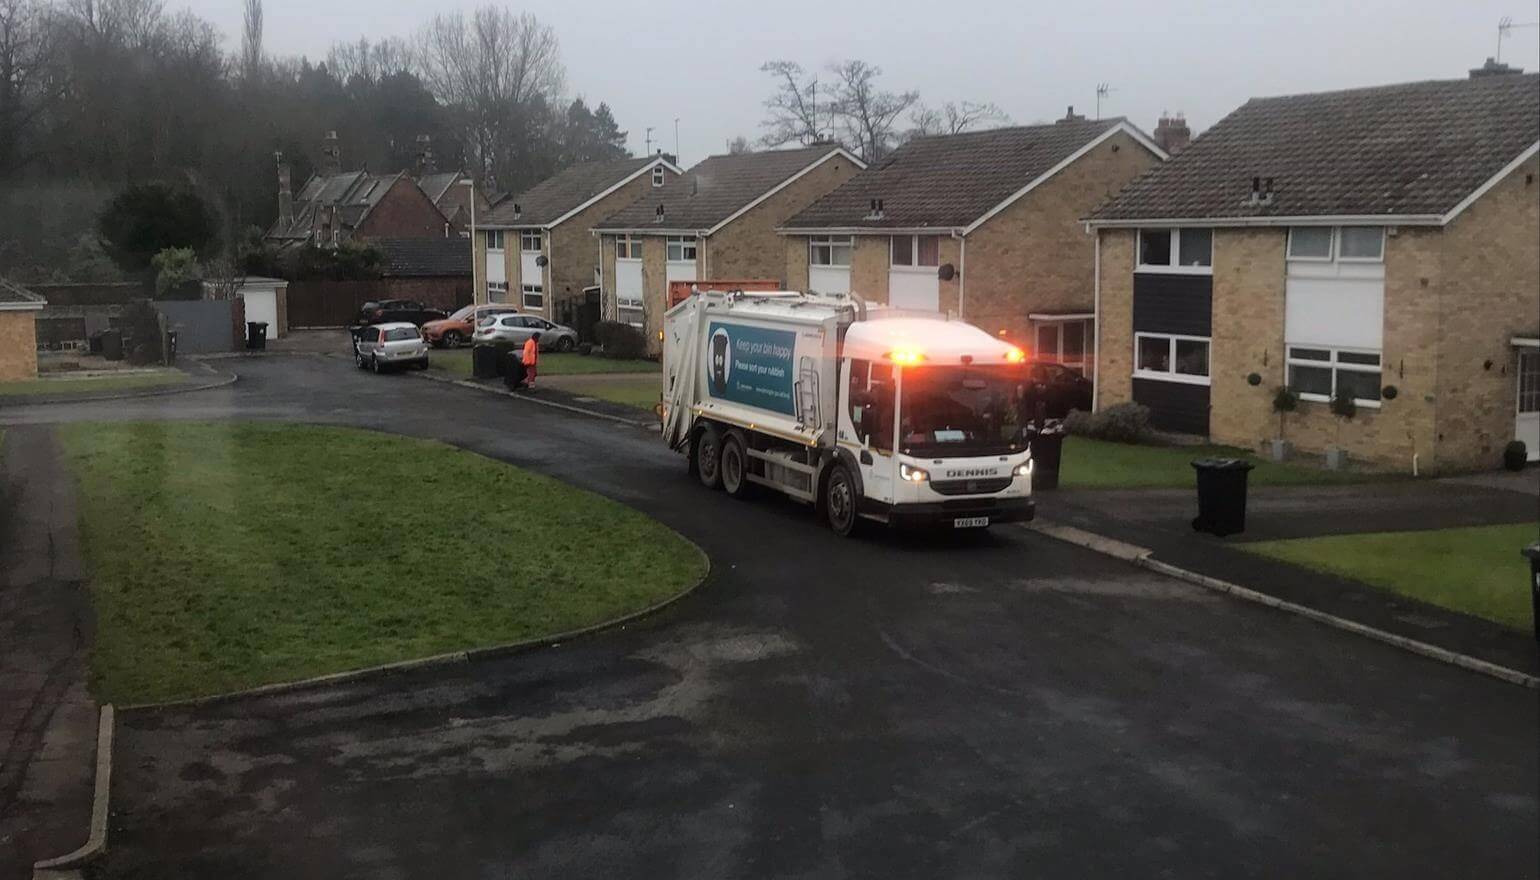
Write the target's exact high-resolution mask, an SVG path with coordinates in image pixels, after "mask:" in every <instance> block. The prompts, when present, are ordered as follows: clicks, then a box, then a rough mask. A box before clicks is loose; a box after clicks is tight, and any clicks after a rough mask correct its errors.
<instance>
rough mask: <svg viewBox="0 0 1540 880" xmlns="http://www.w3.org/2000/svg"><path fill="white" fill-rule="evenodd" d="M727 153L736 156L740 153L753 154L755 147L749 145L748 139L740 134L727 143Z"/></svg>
mask: <svg viewBox="0 0 1540 880" xmlns="http://www.w3.org/2000/svg"><path fill="white" fill-rule="evenodd" d="M727 152H728V153H730V154H731V155H734V156H736V155H738V154H739V153H752V152H754V147H753V145H752V144H750V143H749V139H748V138H746V137H744V136H743V135H741V134H740V135H738V136H737V137H735V138H732V139H731V140H729V141H728V142H727Z"/></svg>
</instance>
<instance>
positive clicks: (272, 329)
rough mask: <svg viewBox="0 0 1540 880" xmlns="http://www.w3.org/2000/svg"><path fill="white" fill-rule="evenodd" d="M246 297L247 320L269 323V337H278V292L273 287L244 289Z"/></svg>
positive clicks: (243, 293) (243, 292)
mask: <svg viewBox="0 0 1540 880" xmlns="http://www.w3.org/2000/svg"><path fill="white" fill-rule="evenodd" d="M241 295H242V296H243V297H245V298H246V320H247V321H261V322H263V323H265V324H267V338H268V339H276V338H278V294H277V293H276V292H274V291H273V289H272V288H271V287H269V288H266V289H262V288H258V289H256V290H243V291H241Z"/></svg>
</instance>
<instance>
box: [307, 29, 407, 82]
mask: <svg viewBox="0 0 1540 880" xmlns="http://www.w3.org/2000/svg"><path fill="white" fill-rule="evenodd" d="M326 66H327V68H328V69H329V70H330V71H331V73H332V75H333V76H335V77H336V78H337V80H338V81H339V82H342V83H348V82H351V81H352V80H354V79H361V80H363V81H364V82H369V83H377V82H379V81H380V80H382V79H384V78H385V77H387V76H390V75H391V74H393V73H401V72H403V71H407V72H412V73H416V72H417V71H418V69H419V66H420V65H418V63H417V51H416V49H415V48H414V47H413V46H412V44H411V43H409V42H407V41H405V40H400V39H396V38H394V37H388V38H386V39H383V40H380V41H378V42H373V43H371V42H370V41H369V39H368V38H367V37H359V38H358V42H356V43H334V44H333V45H332V47H331V51H329V52H327V54H326Z"/></svg>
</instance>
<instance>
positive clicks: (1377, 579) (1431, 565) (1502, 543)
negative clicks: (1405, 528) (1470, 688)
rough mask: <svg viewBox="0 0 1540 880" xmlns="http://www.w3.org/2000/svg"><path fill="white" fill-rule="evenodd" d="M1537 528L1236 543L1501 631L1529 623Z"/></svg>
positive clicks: (1523, 526)
mask: <svg viewBox="0 0 1540 880" xmlns="http://www.w3.org/2000/svg"><path fill="white" fill-rule="evenodd" d="M1535 537H1536V525H1535V524H1534V523H1525V524H1520V525H1511V526H1475V527H1471V528H1460V529H1438V530H1435V531H1421V532H1378V533H1374V534H1366V535H1332V536H1330V537H1325V538H1299V539H1294V540H1287V541H1259V542H1255V543H1243V544H1237V545H1235V546H1236V547H1238V548H1239V549H1241V550H1245V551H1247V552H1248V553H1256V554H1257V555H1259V556H1266V557H1269V558H1271V559H1279V560H1282V561H1284V562H1291V563H1293V564H1295V565H1300V566H1303V567H1305V568H1309V569H1312V570H1315V571H1322V572H1326V573H1328V574H1334V575H1339V576H1341V577H1345V578H1350V579H1352V580H1355V581H1361V582H1363V583H1366V584H1371V585H1373V586H1376V587H1380V588H1382V589H1385V590H1389V591H1390V592H1393V593H1400V594H1401V595H1404V596H1410V597H1412V598H1414V599H1421V600H1422V601H1424V602H1427V603H1429V604H1432V605H1437V606H1439V607H1441V608H1448V609H1450V610H1452V611H1462V612H1464V613H1466V614H1473V615H1475V616H1477V617H1484V618H1486V619H1487V620H1492V621H1496V622H1497V623H1501V624H1503V625H1505V626H1511V627H1515V628H1528V627H1529V626H1530V616H1531V612H1530V598H1529V561H1528V560H1526V559H1524V558H1523V557H1522V556H1520V555H1519V551H1520V550H1521V549H1522V548H1523V547H1525V546H1527V545H1528V544H1530V543H1531V542H1533V541H1534V540H1535Z"/></svg>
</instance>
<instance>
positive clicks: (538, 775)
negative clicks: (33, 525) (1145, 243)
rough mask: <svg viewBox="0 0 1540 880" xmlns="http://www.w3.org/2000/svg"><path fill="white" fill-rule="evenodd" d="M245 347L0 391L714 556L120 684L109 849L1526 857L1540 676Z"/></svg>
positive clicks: (165, 863) (156, 855) (317, 863)
mask: <svg viewBox="0 0 1540 880" xmlns="http://www.w3.org/2000/svg"><path fill="white" fill-rule="evenodd" d="M232 366H233V368H234V369H235V370H236V371H237V372H239V373H240V374H241V381H240V382H238V383H237V384H235V385H234V386H231V387H230V388H228V389H221V390H216V391H208V392H198V393H194V394H187V395H179V396H174V397H165V398H147V399H142V400H133V401H121V402H116V403H110V404H89V405H68V406H50V407H46V408H41V407H39V408H30V409H11V410H7V411H5V412H0V424H6V423H12V422H49V421H56V420H65V419H83V418H93V419H94V418H104V419H123V418H200V419H226V418H232V419H233V418H243V419H244V418H258V419H289V420H299V421H308V422H326V423H337V424H350V425H359V426H364V427H377V428H384V429H388V430H394V431H399V432H401V433H406V434H411V435H415V436H424V437H434V438H438V439H442V440H445V441H447V442H450V443H454V444H456V445H460V446H463V447H466V448H469V449H473V450H476V451H478V452H482V453H484V454H487V455H490V456H493V457H496V458H499V459H503V460H506V461H509V462H512V463H515V464H519V465H522V466H526V467H530V468H534V469H536V470H539V471H542V472H545V473H549V474H552V475H554V476H556V477H558V478H561V479H563V480H567V481H569V482H571V483H574V484H576V485H580V486H583V487H585V488H589V489H592V490H595V491H598V492H601V493H603V494H605V495H608V496H611V497H614V498H617V499H619V500H621V501H623V502H626V503H628V504H631V505H633V506H635V507H637V508H639V509H641V510H643V511H645V512H647V513H649V514H651V515H653V516H655V517H657V518H658V519H660V520H662V521H663V522H665V523H667V524H668V525H670V526H672V527H673V528H675V529H677V530H679V531H680V532H681V533H683V534H684V535H686V536H688V537H689V538H691V539H692V540H694V541H696V542H697V543H698V544H700V545H701V546H702V547H704V548H705V550H706V551H707V552H708V553H709V554H710V556H711V558H712V560H713V566H714V568H713V574H712V577H711V579H710V580H709V582H708V583H707V584H706V586H705V587H704V588H703V589H701V590H699V591H697V592H696V593H695V594H694V595H692V596H691V597H689V598H687V599H685V600H684V601H683V602H681V603H679V604H677V605H675V606H673V607H672V608H670V609H669V610H667V611H665V612H663V613H661V614H659V615H657V616H655V617H653V618H649V619H647V620H645V621H643V622H642V623H640V624H639V625H636V626H632V627H629V628H627V629H625V630H623V631H619V632H613V633H608V634H603V635H600V636H596V637H593V638H590V639H586V640H582V641H579V642H576V643H572V644H568V645H563V646H559V647H556V648H552V649H547V650H544V651H541V652H538V653H534V654H527V655H523V656H515V657H508V658H502V659H498V660H489V661H481V662H475V663H471V664H465V665H460V666H454V667H447V668H440V669H434V670H421V671H417V672H413V673H406V674H402V675H398V676H392V677H389V678H383V679H376V680H373V681H369V682H367V683H363V684H351V685H343V686H337V687H332V688H329V689H325V690H317V691H310V692H304V693H296V694H289V695H281V696H271V697H263V698H254V699H244V700H239V701H234V702H229V703H224V704H219V705H214V706H207V707H201V708H196V709H182V710H166V711H140V712H129V713H125V714H123V715H122V716H121V717H120V730H119V735H118V745H117V753H116V770H115V775H114V778H113V821H112V829H111V849H110V851H109V854H108V858H107V860H106V863H105V864H104V866H103V873H104V875H105V876H109V877H124V878H126V877H166V876H210V877H213V876H218V877H225V878H243V877H285V878H287V877H369V878H391V877H414V878H415V877H456V878H461V877H496V878H511V877H519V878H524V877H567V876H582V877H702V878H729V877H797V878H838V877H883V878H894V877H916V878H940V877H996V876H999V877H1004V876H1010V877H1022V876H1040V877H1119V878H1123V877H1184V878H1185V877H1224V878H1233V877H1304V876H1310V877H1373V876H1395V877H1440V878H1447V877H1504V878H1507V877H1533V876H1536V866H1537V864H1540V847H1537V843H1536V834H1535V831H1536V828H1537V827H1540V801H1537V796H1536V788H1537V758H1536V751H1537V749H1536V743H1537V740H1540V725H1537V714H1536V697H1535V694H1534V692H1532V691H1527V690H1524V689H1521V688H1518V687H1515V686H1512V685H1508V684H1503V683H1501V682H1497V681H1494V680H1491V679H1488V678H1485V677H1483V676H1479V675H1475V674H1471V673H1467V672H1464V671H1462V670H1459V669H1456V668H1452V667H1448V666H1444V665H1441V664H1438V663H1435V662H1432V661H1429V660H1424V659H1422V658H1419V657H1416V656H1413V655H1410V654H1407V653H1404V652H1401V651H1399V650H1396V649H1393V648H1390V647H1387V646H1385V645H1382V644H1379V643H1376V642H1371V641H1368V640H1365V639H1361V638H1358V637H1355V636H1352V635H1349V634H1346V633H1343V632H1339V631H1336V630H1333V629H1329V628H1326V627H1323V626H1319V625H1317V624H1312V623H1309V622H1307V621H1303V620H1300V619H1297V618H1294V617H1290V616H1287V615H1283V614H1280V613H1277V612H1274V611H1271V610H1268V609H1265V608H1260V607H1257V606H1253V605H1249V604H1244V603H1240V602H1237V601H1233V600H1230V599H1227V598H1225V597H1222V596H1219V595H1217V594H1213V593H1209V592H1206V591H1203V590H1201V589H1198V588H1195V587H1190V586H1187V585H1185V584H1181V583H1178V582H1174V581H1170V580H1166V579H1163V578H1160V577H1157V576H1153V575H1151V574H1150V573H1148V572H1144V571H1142V570H1139V569H1135V568H1133V567H1130V566H1126V565H1124V564H1121V563H1118V562H1116V561H1113V560H1109V559H1107V558H1104V557H1101V556H1097V555H1094V554H1091V553H1089V552H1087V551H1083V550H1079V549H1077V548H1073V547H1070V546H1068V545H1064V544H1060V543H1057V542H1054V541H1052V540H1049V539H1047V538H1043V537H1040V536H1038V535H1036V534H1034V533H1031V532H1027V531H1025V530H1021V529H1015V528H1009V527H1007V528H1000V529H996V530H993V531H992V532H990V533H988V534H967V535H958V536H952V535H946V536H942V537H939V538H930V539H923V538H899V537H895V536H892V535H888V534H885V533H881V532H878V533H876V534H870V535H867V536H865V537H863V538H860V539H857V540H853V541H842V540H840V539H837V538H835V537H833V536H832V535H831V534H830V533H829V532H827V531H826V530H824V529H822V528H820V527H819V526H818V524H817V523H816V522H815V521H814V520H813V518H812V516H811V514H810V512H808V511H807V510H806V509H805V508H802V507H800V506H798V505H795V504H791V503H789V502H784V501H778V500H776V499H762V500H759V501H756V502H752V503H742V502H737V501H733V500H732V499H729V498H727V497H725V496H723V495H720V494H711V493H708V492H707V491H705V490H704V489H702V488H700V487H699V486H698V485H696V484H694V483H693V482H692V481H691V480H690V479H689V478H688V476H687V475H686V473H685V470H684V465H683V461H682V460H681V459H680V458H678V457H677V456H674V455H672V454H670V453H668V452H666V451H665V450H663V449H662V448H660V447H661V444H660V443H659V442H658V440H657V437H656V435H655V434H648V433H646V432H642V431H639V430H637V429H634V428H630V427H626V426H620V425H615V424H613V423H609V422H604V421H599V420H593V419H587V418H584V417H582V416H577V415H571V414H567V413H563V412H560V411H557V410H552V409H549V408H545V407H539V406H536V405H533V404H529V403H525V402H521V401H515V400H510V399H507V398H503V397H496V396H492V395H486V394H482V393H479V392H475V391H471V390H468V389H462V388H458V387H452V386H445V385H442V384H438V383H431V382H427V381H420V380H418V379H415V378H411V377H408V376H383V377H380V376H372V375H367V374H363V373H360V372H358V371H357V370H355V369H354V368H353V367H352V366H351V364H349V363H347V362H345V361H341V360H334V359H322V358H314V357H298V356H296V357H270V358H266V359H252V360H248V361H237V362H233V363H232ZM1040 501H1041V504H1042V508H1043V509H1044V511H1045V512H1046V513H1048V514H1049V515H1051V512H1052V504H1053V502H1052V498H1051V497H1050V496H1044V497H1043V498H1042V499H1040ZM520 513H521V512H520V511H515V510H505V511H489V512H488V515H501V516H509V515H520ZM593 539H594V540H593V543H594V551H595V552H603V546H604V536H603V535H594V536H593Z"/></svg>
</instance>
